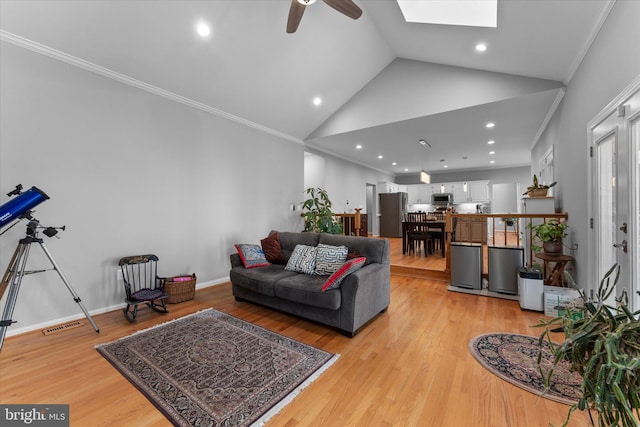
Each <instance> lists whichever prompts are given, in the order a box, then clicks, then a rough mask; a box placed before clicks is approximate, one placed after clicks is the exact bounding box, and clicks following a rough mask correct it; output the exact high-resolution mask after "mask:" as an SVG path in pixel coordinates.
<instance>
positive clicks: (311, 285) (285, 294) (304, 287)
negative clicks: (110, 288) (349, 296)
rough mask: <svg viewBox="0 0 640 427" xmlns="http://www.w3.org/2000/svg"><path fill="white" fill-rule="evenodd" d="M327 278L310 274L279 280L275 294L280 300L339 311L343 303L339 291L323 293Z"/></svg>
mask: <svg viewBox="0 0 640 427" xmlns="http://www.w3.org/2000/svg"><path fill="white" fill-rule="evenodd" d="M325 280H326V276H325V277H322V276H310V275H308V274H296V275H295V276H290V277H285V278H283V279H280V280H278V282H277V283H276V285H275V292H276V296H277V297H278V298H282V299H284V300H288V301H292V302H296V303H300V304H305V305H310V306H313V307H320V308H326V309H330V310H337V309H339V308H340V304H341V302H342V295H341V294H340V290H339V289H333V290H329V291H327V292H322V285H323V284H324V282H325Z"/></svg>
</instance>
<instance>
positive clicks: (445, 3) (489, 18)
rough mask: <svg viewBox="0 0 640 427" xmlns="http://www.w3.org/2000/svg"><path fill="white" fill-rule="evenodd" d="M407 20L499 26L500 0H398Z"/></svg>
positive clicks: (427, 22) (474, 25)
mask: <svg viewBox="0 0 640 427" xmlns="http://www.w3.org/2000/svg"><path fill="white" fill-rule="evenodd" d="M397 1H398V5H399V6H400V10H401V11H402V14H403V15H404V19H405V20H406V21H407V22H417V23H422V24H443V25H466V26H471V27H497V26H498V0H475V1H469V0H397Z"/></svg>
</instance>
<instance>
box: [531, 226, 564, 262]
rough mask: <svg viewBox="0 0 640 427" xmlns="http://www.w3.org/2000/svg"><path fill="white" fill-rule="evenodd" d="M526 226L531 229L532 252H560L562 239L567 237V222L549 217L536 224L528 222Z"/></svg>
mask: <svg viewBox="0 0 640 427" xmlns="http://www.w3.org/2000/svg"><path fill="white" fill-rule="evenodd" d="M527 228H529V229H530V230H531V231H532V237H533V239H532V241H531V248H532V249H533V251H534V252H540V250H544V252H545V253H547V254H560V253H562V239H563V238H565V237H567V224H565V223H564V222H559V221H558V220H556V219H550V220H549V221H546V222H544V223H542V224H537V225H532V224H531V223H529V224H528V225H527ZM536 242H540V243H542V247H540V246H538V245H536V244H535V243H536Z"/></svg>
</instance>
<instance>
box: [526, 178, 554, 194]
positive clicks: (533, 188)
mask: <svg viewBox="0 0 640 427" xmlns="http://www.w3.org/2000/svg"><path fill="white" fill-rule="evenodd" d="M556 184H557V182H556V181H554V182H552V183H551V184H549V185H546V184H539V183H538V177H537V176H536V175H533V184H532V185H530V186H528V187H527V191H525V192H524V193H522V195H523V196H529V197H547V192H548V191H549V189H550V188H551V187H553V186H554V185H556Z"/></svg>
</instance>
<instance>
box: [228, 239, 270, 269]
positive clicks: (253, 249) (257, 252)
mask: <svg viewBox="0 0 640 427" xmlns="http://www.w3.org/2000/svg"><path fill="white" fill-rule="evenodd" d="M234 246H235V248H236V251H238V255H240V259H241V260H242V264H244V268H254V267H263V266H265V265H269V261H267V258H266V257H265V255H264V252H263V251H262V248H261V247H260V245H248V244H244V243H239V244H237V245H234Z"/></svg>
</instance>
